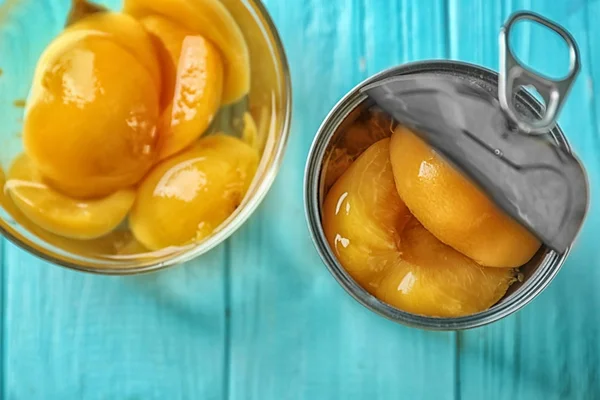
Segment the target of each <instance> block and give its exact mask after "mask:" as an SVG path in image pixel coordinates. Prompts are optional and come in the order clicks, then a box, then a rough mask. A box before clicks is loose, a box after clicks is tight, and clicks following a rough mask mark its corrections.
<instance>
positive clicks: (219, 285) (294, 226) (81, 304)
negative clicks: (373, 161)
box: [0, 0, 600, 400]
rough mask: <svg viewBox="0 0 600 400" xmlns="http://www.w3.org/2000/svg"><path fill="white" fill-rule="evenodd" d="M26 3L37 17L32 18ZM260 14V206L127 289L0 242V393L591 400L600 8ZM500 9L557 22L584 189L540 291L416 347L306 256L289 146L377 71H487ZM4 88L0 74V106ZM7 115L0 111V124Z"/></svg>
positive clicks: (546, 44)
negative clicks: (214, 242)
mask: <svg viewBox="0 0 600 400" xmlns="http://www.w3.org/2000/svg"><path fill="white" fill-rule="evenodd" d="M67 2H68V0H21V1H18V2H17V1H14V0H0V7H1V8H0V21H2V19H3V16H4V13H6V12H8V13H9V14H10V15H16V14H19V15H28V16H29V15H35V17H32V18H33V22H35V23H40V24H43V23H45V24H48V23H52V21H54V20H56V19H61V18H64V17H63V16H61V15H60V12H59V10H61V9H63V8H64V4H65V3H67ZM44 5H45V6H46V7H47V10H48V12H47V13H45V14H44V15H40V13H38V12H33V11H34V8H35V7H43V6H44ZM266 5H267V7H268V9H269V11H270V12H271V15H272V17H273V19H274V20H275V22H276V24H277V27H278V28H279V31H280V34H281V36H282V39H283V42H284V44H285V46H286V50H287V53H288V57H289V61H290V65H291V69H292V80H293V85H294V120H293V124H292V136H291V139H290V143H289V148H288V152H287V155H286V158H285V161H284V164H283V167H282V169H281V172H280V174H279V176H278V178H277V181H276V183H275V185H274V186H273V188H272V190H271V192H270V194H269V195H268V197H267V198H266V200H265V201H264V203H263V205H262V206H261V207H260V209H259V210H258V211H257V213H256V214H255V215H254V216H253V217H252V218H251V219H250V221H249V222H248V223H246V224H245V225H244V226H243V228H242V229H241V230H240V231H239V232H238V233H237V234H236V235H234V236H233V237H232V238H231V239H230V240H229V241H228V242H227V243H225V244H223V245H221V246H220V247H219V248H217V249H216V250H214V251H213V252H211V253H210V254H209V255H207V256H204V257H202V258H200V259H198V260H196V261H193V262H191V263H188V264H187V265H184V266H181V267H177V268H174V269H171V270H167V271H164V272H159V273H155V274H152V275H146V276H135V277H100V276H92V275H86V274H82V273H76V272H73V271H68V270H64V269H61V268H58V267H54V266H50V265H48V264H46V263H44V262H42V261H39V260H37V259H35V258H34V257H32V256H30V255H27V254H25V253H24V252H23V251H21V250H19V249H17V248H16V247H14V246H13V245H12V244H9V243H8V242H6V241H3V242H2V247H1V248H0V250H1V254H0V255H1V256H2V260H3V263H2V268H1V275H0V284H1V285H0V293H1V297H0V307H1V310H2V318H1V323H0V328H1V329H0V335H1V342H0V343H1V346H0V351H1V352H0V360H1V364H0V367H1V368H0V398H1V399H6V400H36V399H61V400H63V399H93V400H95V399H131V400H133V399H236V400H238V399H239V400H241V399H253V400H271V399H273V400H280V399H484V398H485V399H595V398H600V368H599V362H600V337H599V335H598V334H599V333H600V313H599V311H598V310H599V309H600V251H598V239H597V235H598V234H599V232H600V231H599V229H600V209H599V208H598V203H597V200H596V199H597V198H598V195H599V192H598V183H599V182H600V157H599V156H598V155H599V154H600V99H599V96H600V23H599V20H598V16H600V1H591V0H588V1H585V0H562V1H558V0H555V1H547V0H512V1H511V0H503V1H496V0H389V1H386V0H329V1H323V0H268V1H266ZM518 9H531V10H534V11H537V12H540V13H542V14H544V15H546V16H548V17H549V18H551V19H554V20H556V21H557V22H559V23H560V24H562V25H564V26H566V27H567V28H568V29H569V30H570V31H571V32H572V33H573V35H574V36H575V38H576V40H577V41H578V43H579V45H580V47H581V54H582V57H583V63H582V71H581V75H580V77H579V79H578V81H577V83H576V85H575V87H574V89H573V91H572V93H571V96H570V99H569V101H568V104H567V106H566V107H565V109H564V111H563V113H562V116H561V119H560V122H561V125H562V127H563V129H564V130H565V132H566V133H567V135H568V137H569V139H570V140H571V142H572V144H573V146H574V148H575V150H576V151H577V152H578V154H579V156H580V157H581V158H582V160H583V161H584V163H585V165H586V167H587V168H588V172H589V177H590V181H591V187H592V206H591V209H590V214H589V218H588V220H587V223H586V225H585V227H584V230H583V233H582V235H581V237H580V239H579V241H578V242H577V244H576V246H575V248H574V249H573V252H572V255H571V256H570V258H569V260H568V262H567V263H566V265H565V267H564V268H563V270H562V271H561V273H560V274H559V275H558V277H557V278H556V280H555V281H554V283H553V284H552V285H551V286H550V287H549V288H548V289H547V290H546V291H545V292H544V293H543V294H542V295H541V296H540V297H539V298H538V299H536V300H535V301H534V302H533V303H532V304H530V305H529V306H528V307H526V308H525V309H524V310H523V311H521V312H519V313H517V314H516V315H513V316H511V317H509V318H506V319H505V320H503V321H501V322H499V323H496V324H494V325H491V326H488V327H485V328H481V329H477V330H473V331H468V332H461V333H454V332H448V333H431V332H423V331H419V330H415V329H410V328H406V327H403V326H399V325H396V324H394V323H392V322H389V321H386V320H384V319H382V318H380V317H378V316H376V315H373V314H372V313H370V312H368V311H367V310H365V309H364V308H362V307H361V306H360V305H358V304H357V303H356V302H354V301H353V300H352V299H351V298H350V297H349V296H348V295H346V294H345V292H344V291H343V290H342V289H341V288H340V287H339V286H338V285H337V283H336V282H335V281H334V279H333V278H332V277H330V275H329V274H328V273H327V271H326V269H325V268H324V266H323V265H322V263H321V262H320V260H319V258H318V256H317V254H316V252H315V251H314V249H313V246H312V244H311V241H310V239H309V236H308V231H307V228H306V225H305V222H304V217H303V204H302V176H303V167H304V163H305V158H306V155H307V153H308V148H309V145H310V143H311V141H312V138H313V136H314V134H315V132H316V129H317V127H318V125H319V123H320V122H321V120H322V119H323V118H324V116H325V115H326V114H327V112H328V111H329V109H330V108H331V107H332V106H333V105H334V103H335V102H336V101H337V100H338V99H339V98H340V97H341V96H342V95H343V94H344V93H345V92H346V91H347V90H349V89H350V88H351V87H352V86H353V85H355V84H356V83H358V82H359V81H361V80H362V79H364V78H366V77H367V76H369V75H371V74H373V73H375V72H378V71H380V70H382V69H384V68H386V67H390V66H393V65H396V64H400V63H403V62H407V61H412V60H421V59H431V58H452V59H459V60H465V61H470V62H475V63H479V64H482V65H485V66H488V67H491V68H494V69H496V68H497V62H498V56H497V54H498V52H497V32H498V28H499V26H500V25H501V23H502V22H503V21H504V20H505V19H506V17H507V16H508V15H509V13H510V12H512V11H514V10H518ZM7 10H8V11H7ZM29 22H30V23H31V22H32V20H29ZM23 29H25V28H24V25H23V24H22V23H9V24H8V25H6V24H5V25H3V26H2V28H1V29H0V68H3V69H5V70H7V69H8V70H10V69H11V68H12V69H13V71H12V72H14V73H23V74H28V73H30V71H21V70H20V69H19V66H18V65H13V64H11V60H10V59H6V58H4V56H5V54H7V52H8V51H9V50H10V51H34V50H35V49H33V50H31V49H27V48H25V49H21V48H19V47H18V46H17V45H16V43H17V39H16V38H17V37H19V36H20V35H21V34H22V32H23ZM520 35H521V36H520V37H518V38H516V42H515V49H516V51H517V52H518V54H519V55H520V56H521V57H522V58H523V59H524V61H526V62H529V63H531V64H532V65H534V66H536V67H540V68H541V69H542V70H546V69H547V71H549V72H556V71H558V65H559V64H560V60H559V58H560V57H558V56H557V54H563V53H562V52H560V50H561V49H560V48H559V47H558V45H557V44H556V43H554V42H552V41H549V40H546V39H545V37H542V36H541V34H540V32H538V31H536V30H534V29H528V28H524V29H523V30H521V31H520ZM38 45H43V44H38ZM7 49H8V50H7ZM8 84H9V83H7V82H3V81H2V77H0V93H1V90H7V89H6V88H7V86H6V85H8ZM3 85H4V86H3ZM11 90H17V91H18V90H22V91H26V87H23V88H11ZM23 97H24V95H23ZM5 106H6V105H5V104H0V110H3V109H7V108H6V107H5ZM17 117H18V116H17V115H16V114H15V115H13V111H10V112H9V111H4V112H3V111H0V120H1V121H2V127H1V128H2V129H11V127H12V126H13V125H16V124H17V122H16V121H17ZM11 121H12V122H11Z"/></svg>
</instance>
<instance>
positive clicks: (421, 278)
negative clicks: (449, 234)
mask: <svg viewBox="0 0 600 400" xmlns="http://www.w3.org/2000/svg"><path fill="white" fill-rule="evenodd" d="M399 252H400V254H401V256H400V260H399V262H398V263H396V264H394V266H393V267H392V268H389V269H388V270H387V271H386V273H385V277H384V278H383V279H382V280H381V285H380V286H379V287H378V289H377V290H376V291H375V296H377V298H379V299H380V300H382V301H384V302H386V303H388V304H389V305H391V306H394V307H396V308H399V309H401V310H404V311H408V312H410V313H413V314H420V315H427V316H433V317H460V316H464V315H470V314H474V313H477V312H480V311H483V310H487V309H488V308H490V307H491V306H493V305H494V304H495V303H496V302H497V301H498V300H500V299H501V298H502V297H503V296H504V294H505V293H506V291H507V290H508V287H509V286H510V285H511V284H512V283H513V282H514V281H515V273H514V270H513V269H509V268H487V267H482V266H481V265H479V264H477V263H476V262H475V261H473V260H471V259H470V258H468V257H466V256H464V255H463V254H461V253H459V252H458V251H456V250H454V249H453V248H452V247H450V246H447V245H445V244H443V243H442V242H440V241H439V240H438V239H437V238H436V237H435V236H433V235H432V234H431V233H430V232H428V231H427V230H426V229H425V228H424V227H423V226H422V225H421V224H420V223H419V222H418V221H417V220H416V219H415V218H414V217H413V218H411V220H410V221H409V222H408V223H407V224H406V226H405V227H404V229H403V231H402V237H401V240H400V246H399Z"/></svg>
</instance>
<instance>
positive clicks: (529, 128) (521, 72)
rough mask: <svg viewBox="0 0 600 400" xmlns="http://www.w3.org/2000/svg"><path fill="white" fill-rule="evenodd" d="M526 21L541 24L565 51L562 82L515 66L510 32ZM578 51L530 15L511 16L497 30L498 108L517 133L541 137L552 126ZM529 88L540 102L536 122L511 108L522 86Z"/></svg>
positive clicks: (567, 37) (550, 24)
mask: <svg viewBox="0 0 600 400" xmlns="http://www.w3.org/2000/svg"><path fill="white" fill-rule="evenodd" d="M522 20H529V21H533V22H536V23H538V24H541V25H543V26H545V27H547V28H548V29H551V30H552V31H554V32H556V33H557V34H558V35H560V37H561V38H562V39H563V40H564V41H565V43H566V44H567V46H568V47H569V57H570V60H569V63H570V65H569V72H568V73H567V76H566V77H564V78H563V79H558V80H556V79H551V78H549V77H545V76H541V75H540V74H539V73H536V72H534V71H532V70H531V69H529V68H528V67H527V66H526V65H524V64H522V63H520V62H519V60H518V58H517V57H515V55H514V54H513V52H512V50H511V47H510V40H509V38H510V31H511V29H512V27H513V26H514V24H515V23H517V22H518V21H522ZM579 58H580V57H579V49H578V47H577V44H576V43H575V40H574V39H573V37H572V36H571V34H570V33H569V32H567V31H566V30H565V29H564V28H562V27H561V26H559V25H557V24H555V23H554V22H552V21H550V20H548V19H546V18H544V17H542V16H541V15H538V14H535V13H532V12H518V13H515V14H513V15H511V16H510V17H509V19H508V21H507V22H506V24H505V25H504V26H503V27H502V28H501V30H500V75H499V93H498V98H499V100H500V104H501V106H502V108H503V110H504V111H505V112H506V114H507V115H508V116H509V117H510V118H511V120H512V121H513V122H514V123H515V124H516V125H517V127H518V128H519V131H520V132H523V133H527V134H537V135H539V134H545V133H548V131H549V130H550V129H551V128H552V127H553V126H554V124H555V123H556V118H557V117H558V114H559V113H560V109H561V107H562V105H563V103H564V100H565V98H566V97H567V95H568V94H569V91H570V90H571V86H572V85H573V82H574V81H575V78H576V77H577V74H578V73H579V69H580V62H579ZM529 85H531V86H533V87H535V89H536V90H537V91H538V92H539V94H540V95H541V96H542V98H543V99H544V102H545V103H546V104H545V112H544V113H542V115H540V117H539V118H535V119H530V118H524V117H523V116H522V115H520V114H519V113H518V112H517V109H516V107H515V104H514V94H515V92H516V91H517V90H518V89H519V88H521V87H525V86H529Z"/></svg>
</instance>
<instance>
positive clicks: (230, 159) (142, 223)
mask: <svg viewBox="0 0 600 400" xmlns="http://www.w3.org/2000/svg"><path fill="white" fill-rule="evenodd" d="M257 165H258V153H257V152H256V151H255V150H253V149H252V148H251V147H250V146H248V145H247V144H245V143H244V142H242V141H241V140H239V139H235V138H233V137H229V136H225V135H215V136H207V137H205V138H202V139H200V140H199V141H198V143H197V144H195V145H194V146H193V147H191V148H190V149H188V150H186V151H184V152H182V153H181V154H179V155H176V156H174V157H171V158H169V159H167V160H165V161H163V162H162V163H160V164H158V165H157V166H156V167H154V169H153V170H152V171H151V172H150V173H149V174H148V175H147V176H146V177H145V178H144V180H143V181H142V183H141V184H140V186H139V188H138V195H137V198H136V201H135V204H134V206H133V209H132V210H131V214H130V216H129V226H130V228H131V231H132V232H133V234H134V235H135V237H136V238H137V240H138V241H139V242H140V243H142V244H143V245H144V246H146V247H147V248H148V249H150V250H159V249H162V248H165V247H168V246H178V245H185V244H188V243H191V242H194V241H200V240H202V239H205V238H206V237H208V236H209V235H210V234H212V233H213V231H214V230H215V229H216V228H217V227H218V226H219V225H220V224H221V223H222V222H223V221H225V219H227V218H228V217H229V216H230V215H231V214H232V213H233V212H234V211H235V209H236V208H237V207H238V206H239V205H240V203H241V202H242V200H243V198H244V195H245V194H246V191H247V190H248V187H249V186H250V183H251V182H252V178H253V176H254V173H255V172H256V168H257Z"/></svg>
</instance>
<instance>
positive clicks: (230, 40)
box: [124, 0, 250, 104]
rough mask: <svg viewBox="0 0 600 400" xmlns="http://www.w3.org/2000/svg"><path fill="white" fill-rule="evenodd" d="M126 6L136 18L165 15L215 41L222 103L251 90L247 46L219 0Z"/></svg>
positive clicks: (145, 1) (135, 1)
mask: <svg viewBox="0 0 600 400" xmlns="http://www.w3.org/2000/svg"><path fill="white" fill-rule="evenodd" d="M124 10H125V12H127V13H129V14H131V15H133V16H134V17H136V18H143V17H146V16H149V15H160V16H163V17H166V18H168V19H170V20H171V21H173V22H174V23H175V24H177V25H179V26H181V27H182V28H185V29H189V30H190V31H192V32H194V33H195V34H198V35H202V36H203V37H205V38H206V39H208V40H209V41H211V42H212V43H214V44H215V45H216V46H217V47H218V48H219V50H220V51H221V53H222V54H223V61H224V64H225V81H224V87H223V98H222V101H223V103H225V104H231V103H235V102H236V101H238V100H240V99H241V98H242V97H243V96H245V95H246V94H247V93H248V91H249V90H250V55H249V52H248V46H247V45H246V41H245V39H244V35H243V34H242V31H241V30H240V28H239V26H238V25H237V23H236V22H235V20H234V19H233V17H232V16H231V14H230V13H229V11H228V10H227V8H225V6H224V5H223V4H222V3H221V2H220V1H219V0H125V2H124Z"/></svg>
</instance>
